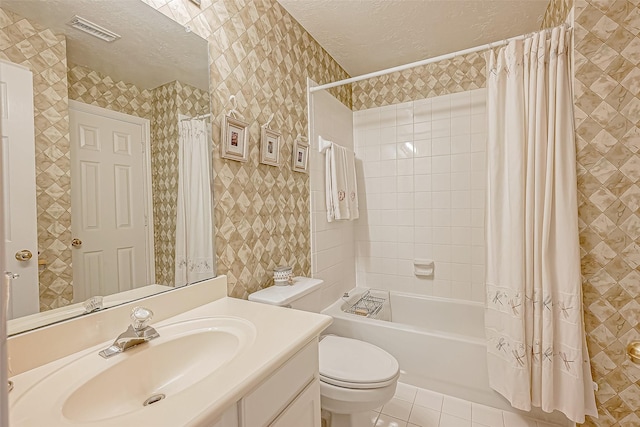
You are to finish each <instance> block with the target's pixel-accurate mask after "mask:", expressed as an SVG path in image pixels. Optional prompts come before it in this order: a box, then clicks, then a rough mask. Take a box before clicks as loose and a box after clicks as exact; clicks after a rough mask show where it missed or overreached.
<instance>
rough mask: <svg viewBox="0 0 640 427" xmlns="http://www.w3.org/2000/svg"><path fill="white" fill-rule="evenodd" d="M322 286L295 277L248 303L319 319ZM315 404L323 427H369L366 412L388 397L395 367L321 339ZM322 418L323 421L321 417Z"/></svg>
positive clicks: (373, 351)
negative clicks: (302, 312)
mask: <svg viewBox="0 0 640 427" xmlns="http://www.w3.org/2000/svg"><path fill="white" fill-rule="evenodd" d="M322 283H323V282H322V280H318V279H310V278H306V277H296V278H295V279H294V284H293V285H291V286H272V287H270V288H267V289H262V290H260V291H258V292H255V293H253V294H251V295H249V301H255V302H261V303H265V304H271V305H277V306H281V307H291V308H296V309H299V310H305V311H313V312H316V313H319V312H320V310H321V309H322V307H321V305H322V303H321V299H320V292H319V290H320V287H321V285H322ZM319 356H320V363H319V365H320V398H321V402H322V403H321V405H322V409H323V411H327V412H328V413H329V414H330V417H329V419H328V420H327V421H328V422H329V423H328V424H327V427H365V426H367V427H369V426H371V419H370V417H369V412H370V411H371V410H372V409H376V408H379V407H380V406H382V405H384V404H385V403H387V402H388V401H389V400H391V398H392V397H393V395H394V393H395V391H396V385H397V384H398V377H399V376H400V368H399V366H398V361H397V360H396V359H395V358H394V357H393V356H392V355H390V354H389V353H387V352H386V351H384V350H382V349H381V348H379V347H376V346H375V345H372V344H369V343H367V342H364V341H360V340H355V339H352V338H344V337H338V336H335V335H327V336H325V337H324V338H322V340H321V341H320V345H319ZM323 418H324V417H323Z"/></svg>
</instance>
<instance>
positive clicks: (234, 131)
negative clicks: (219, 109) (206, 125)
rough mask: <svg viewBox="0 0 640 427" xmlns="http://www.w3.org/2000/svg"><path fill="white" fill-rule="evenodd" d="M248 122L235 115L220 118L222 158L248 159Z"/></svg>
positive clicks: (244, 160)
mask: <svg viewBox="0 0 640 427" xmlns="http://www.w3.org/2000/svg"><path fill="white" fill-rule="evenodd" d="M248 127H249V124H247V123H245V122H243V121H242V120H238V119H236V118H235V117H231V116H224V119H223V120H222V158H224V159H231V160H236V161H238V162H246V161H247V160H248V159H249V155H248V153H249V147H248V146H249V132H248V131H247V128H248Z"/></svg>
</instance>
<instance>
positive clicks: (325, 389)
mask: <svg viewBox="0 0 640 427" xmlns="http://www.w3.org/2000/svg"><path fill="white" fill-rule="evenodd" d="M319 356H320V400H321V406H322V409H324V410H325V411H328V412H329V413H330V415H331V416H330V424H329V425H330V426H331V427H360V426H370V425H371V421H370V420H369V412H370V411H371V410H373V409H376V408H378V407H380V406H382V405H384V404H385V403H387V402H388V401H389V400H391V398H392V397H393V395H394V393H395V391H396V386H397V384H398V377H399V376H400V369H399V366H398V361H397V360H396V359H395V358H394V357H393V356H391V355H390V354H389V353H387V352H386V351H384V350H382V349H381V348H379V347H376V346H374V345H372V344H369V343H367V342H364V341H360V340H355V339H351V338H344V337H338V336H334V335H329V336H325V337H323V339H322V340H321V341H320V345H319Z"/></svg>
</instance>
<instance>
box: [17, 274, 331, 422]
mask: <svg viewBox="0 0 640 427" xmlns="http://www.w3.org/2000/svg"><path fill="white" fill-rule="evenodd" d="M225 293H226V277H224V276H222V277H218V278H216V279H212V280H209V281H205V282H202V283H200V284H196V285H193V286H189V287H186V288H184V290H182V289H180V290H176V291H173V292H171V300H169V299H167V298H166V296H164V294H160V295H156V296H153V297H149V298H146V299H143V300H139V301H136V302H135V303H130V304H127V305H125V306H122V307H117V308H114V309H111V310H107V311H104V312H99V313H95V314H93V315H89V316H85V317H82V318H79V319H74V320H70V321H67V322H64V323H61V324H58V325H52V326H50V327H47V328H43V329H39V330H37V331H33V332H28V333H25V334H21V335H17V336H14V337H12V338H11V339H10V340H9V356H10V363H11V368H12V370H13V376H12V377H11V378H10V379H11V380H12V381H13V383H14V389H13V391H12V392H11V393H10V394H9V405H10V421H11V424H10V426H11V427H23V426H25V427H27V426H42V425H47V426H51V427H54V426H67V425H74V426H79V425H85V424H86V425H91V426H113V425H157V426H167V427H169V426H171V427H174V426H198V427H200V426H201V427H236V426H238V427H239V426H245V427H262V426H267V425H270V426H279V427H294V426H295V427H303V426H304V427H306V426H309V427H316V426H319V425H320V391H319V381H318V336H319V334H320V333H321V332H322V331H323V330H324V329H325V328H326V327H327V326H328V325H329V324H330V323H331V318H330V317H329V316H325V315H320V314H315V313H308V312H302V311H297V310H289V309H283V308H278V307H272V306H268V305H264V304H257V303H252V302H249V301H244V300H238V299H233V298H228V297H226V296H224V295H225ZM163 296H164V300H163ZM195 301H197V302H195ZM200 304H201V305H200ZM133 306H144V307H148V308H150V309H151V310H153V311H154V312H155V314H156V318H155V319H153V320H152V321H151V325H152V326H153V327H154V328H155V329H156V330H157V331H158V333H159V335H160V336H159V337H158V338H156V339H153V340H151V341H149V342H146V343H144V344H140V345H138V346H136V347H133V348H130V349H128V350H127V351H125V352H123V353H120V354H117V355H115V356H112V357H110V358H103V357H101V356H100V355H99V354H98V353H99V351H100V350H103V349H104V348H106V347H108V346H109V345H110V344H111V343H112V342H113V340H114V338H115V337H116V336H118V334H119V333H120V332H122V331H124V330H125V329H126V327H127V325H128V322H129V312H130V311H131V308H132V307H133ZM114 331H117V332H115V333H114ZM63 336H65V337H66V338H65V339H64V340H61V339H60V338H61V337H63ZM69 337H71V338H72V339H68V338H69ZM34 340H37V341H39V342H40V347H39V348H46V347H43V345H42V344H43V342H44V343H45V344H46V345H47V346H51V352H48V353H47V354H43V353H42V352H40V353H39V354H33V353H34V352H31V351H29V347H30V343H31V344H33V343H34V342H35V341H34ZM62 343H64V344H62ZM63 345H64V347H62V346H63ZM60 347H62V348H60ZM36 353H37V352H36Z"/></svg>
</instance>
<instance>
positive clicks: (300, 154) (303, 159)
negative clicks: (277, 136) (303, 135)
mask: <svg viewBox="0 0 640 427" xmlns="http://www.w3.org/2000/svg"><path fill="white" fill-rule="evenodd" d="M308 164H309V144H308V143H306V142H304V141H302V140H301V139H300V138H296V140H295V142H294V143H293V170H294V171H296V172H305V173H306V172H307V167H308Z"/></svg>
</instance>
